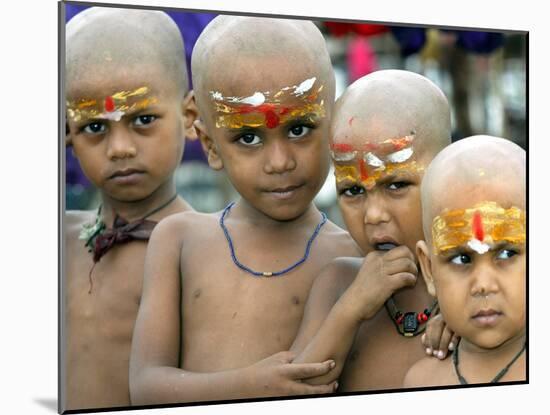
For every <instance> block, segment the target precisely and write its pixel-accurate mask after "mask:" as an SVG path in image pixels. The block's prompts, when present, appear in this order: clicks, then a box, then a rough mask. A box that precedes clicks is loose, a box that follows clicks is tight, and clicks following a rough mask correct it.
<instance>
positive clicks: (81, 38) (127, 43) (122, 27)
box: [66, 7, 187, 95]
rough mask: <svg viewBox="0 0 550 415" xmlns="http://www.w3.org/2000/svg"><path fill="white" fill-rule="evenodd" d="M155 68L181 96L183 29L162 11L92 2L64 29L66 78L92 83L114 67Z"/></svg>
mask: <svg viewBox="0 0 550 415" xmlns="http://www.w3.org/2000/svg"><path fill="white" fill-rule="evenodd" d="M132 69H133V70H134V73H135V72H136V71H137V72H139V71H143V72H146V73H155V74H158V76H162V77H164V78H167V79H168V80H169V82H170V83H171V89H172V90H174V91H176V92H178V93H180V94H182V95H184V94H185V92H186V90H187V70H186V66H185V52H184V46H183V39H182V37H181V33H180V31H179V29H178V27H177V25H176V24H175V22H174V21H173V20H172V19H171V18H170V16H168V15H167V14H166V13H164V12H160V11H149V10H131V9H118V8H105V7H92V8H89V9H86V10H85V11H83V12H82V13H79V14H78V15H76V16H75V17H74V18H73V19H71V20H70V21H69V23H67V29H66V82H67V89H68V91H71V90H72V89H73V87H74V85H75V84H77V83H78V84H81V83H82V82H83V80H82V78H85V82H87V83H88V84H93V83H94V82H96V81H97V79H105V78H108V77H110V76H111V75H112V73H113V71H117V73H120V72H121V71H128V73H129V74H132Z"/></svg>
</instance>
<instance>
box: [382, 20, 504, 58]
mask: <svg viewBox="0 0 550 415" xmlns="http://www.w3.org/2000/svg"><path fill="white" fill-rule="evenodd" d="M441 31H442V32H447V33H454V34H455V35H456V46H457V47H459V48H462V49H464V50H466V51H467V52H472V53H478V54H489V53H492V52H494V51H495V50H496V49H498V48H500V47H502V46H503V45H504V35H503V34H502V33H495V32H475V31H471V30H450V29H449V30H448V29H441ZM391 32H392V34H393V36H394V37H395V39H396V40H397V42H398V43H399V46H401V55H402V56H403V57H407V56H409V55H412V54H414V53H416V52H419V51H420V49H422V48H423V47H424V43H425V42H426V33H425V32H426V29H424V28H418V27H400V26H399V27H398V26H392V27H391Z"/></svg>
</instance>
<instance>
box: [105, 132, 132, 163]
mask: <svg viewBox="0 0 550 415" xmlns="http://www.w3.org/2000/svg"><path fill="white" fill-rule="evenodd" d="M116 124H119V123H112V124H111V129H110V131H109V135H108V137H107V140H108V142H107V146H108V147H107V157H108V158H109V159H110V160H117V159H125V158H132V157H135V156H136V154H137V147H136V143H135V141H134V138H133V137H132V134H131V132H129V131H128V130H127V129H126V128H125V126H124V125H116Z"/></svg>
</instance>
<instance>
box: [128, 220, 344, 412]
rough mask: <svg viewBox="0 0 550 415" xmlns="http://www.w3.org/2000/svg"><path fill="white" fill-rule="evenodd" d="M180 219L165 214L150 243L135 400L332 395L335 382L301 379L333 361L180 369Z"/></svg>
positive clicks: (276, 360)
mask: <svg viewBox="0 0 550 415" xmlns="http://www.w3.org/2000/svg"><path fill="white" fill-rule="evenodd" d="M179 231H180V229H179V228H178V223H177V222H176V221H175V220H173V219H171V218H167V219H165V220H163V221H162V222H161V223H159V224H158V225H157V227H156V228H155V230H154V232H153V234H152V235H151V239H150V241H149V245H148V250H147V256H146V261H145V277H144V285H143V294H142V299H141V304H140V308H139V312H138V317H137V320H136V325H135V329H134V337H133V341H132V352H131V356H130V396H131V402H132V404H154V403H177V402H189V401H207V400H222V399H234V398H245V397H246V398H250V397H256V396H274V395H289V394H295V395H301V394H312V393H313V394H316V393H329V392H332V391H334V389H335V386H334V384H332V385H321V386H311V385H308V384H306V383H302V382H301V381H300V380H301V379H304V378H308V377H311V376H318V375H320V374H324V373H326V372H327V371H329V370H330V368H331V365H332V364H333V363H332V362H329V361H326V362H324V363H318V364H300V365H295V364H293V363H290V362H291V361H292V358H293V357H294V355H293V354H292V353H290V352H282V353H278V354H275V355H273V356H271V357H268V358H267V359H264V360H262V361H260V362H258V363H256V364H254V365H252V366H249V367H247V368H243V369H234V370H226V371H220V372H215V373H194V372H189V371H186V370H182V369H179V368H178V360H179V352H180V328H181V321H180V307H181V305H180V293H181V285H180V275H179V261H180V251H181V241H180V239H179V237H178V236H177V235H178V234H179V235H182V234H185V233H184V232H181V233H179Z"/></svg>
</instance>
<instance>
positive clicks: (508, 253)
mask: <svg viewBox="0 0 550 415" xmlns="http://www.w3.org/2000/svg"><path fill="white" fill-rule="evenodd" d="M517 254H518V252H517V251H515V250H513V249H501V250H500V251H499V252H498V254H497V259H510V258H512V257H513V256H516V255H517Z"/></svg>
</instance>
